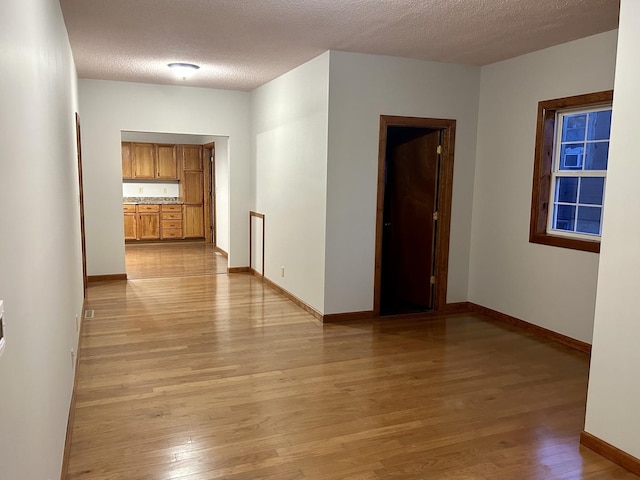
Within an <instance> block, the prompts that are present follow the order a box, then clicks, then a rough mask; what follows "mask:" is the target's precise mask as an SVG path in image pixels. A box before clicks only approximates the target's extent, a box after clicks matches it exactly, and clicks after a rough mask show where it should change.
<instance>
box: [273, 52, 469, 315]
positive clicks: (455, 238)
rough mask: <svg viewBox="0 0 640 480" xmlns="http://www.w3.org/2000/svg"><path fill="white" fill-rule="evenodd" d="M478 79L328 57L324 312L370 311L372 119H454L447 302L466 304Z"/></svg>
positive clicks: (449, 69)
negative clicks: (329, 65) (401, 116)
mask: <svg viewBox="0 0 640 480" xmlns="http://www.w3.org/2000/svg"><path fill="white" fill-rule="evenodd" d="M479 78H480V69H479V68H477V67H470V66H463V65H453V64H444V63H436V62H424V61H418V60H408V59H403V58H394V57H384V56H375V55H361V54H353V53H344V52H333V51H332V52H331V69H330V97H329V98H330V101H329V165H328V174H327V176H328V187H327V245H326V258H327V262H326V273H325V275H326V277H325V289H326V291H325V313H339V312H349V311H365V310H372V309H373V282H374V254H375V227H376V198H377V179H378V170H377V169H378V144H379V125H380V115H403V116H417V117H430V118H446V119H455V120H456V121H457V126H456V145H455V164H454V180H453V205H452V219H451V242H450V248H451V250H450V257H449V282H448V286H447V290H448V292H447V301H449V302H457V301H465V300H467V276H468V263H469V239H470V226H471V199H472V191H473V173H474V162H475V145H476V131H477V115H478V89H479ZM267 228H268V227H267Z"/></svg>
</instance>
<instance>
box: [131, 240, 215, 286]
mask: <svg viewBox="0 0 640 480" xmlns="http://www.w3.org/2000/svg"><path fill="white" fill-rule="evenodd" d="M125 261H126V267H127V278H129V279H136V278H165V277H184V276H199V275H215V274H218V273H227V258H226V257H225V256H224V255H221V254H220V253H219V252H216V251H215V249H214V247H213V245H212V244H210V243H209V244H207V243H204V242H183V243H177V242H176V243H142V244H127V245H125Z"/></svg>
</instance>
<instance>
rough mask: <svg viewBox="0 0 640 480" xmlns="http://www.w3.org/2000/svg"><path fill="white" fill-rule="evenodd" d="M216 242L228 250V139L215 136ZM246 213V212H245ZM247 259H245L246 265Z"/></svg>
mask: <svg viewBox="0 0 640 480" xmlns="http://www.w3.org/2000/svg"><path fill="white" fill-rule="evenodd" d="M214 141H215V143H216V162H215V163H216V165H215V168H216V184H215V191H216V244H217V246H218V247H219V248H221V249H222V250H224V251H225V252H227V253H228V252H229V198H230V194H229V139H228V138H222V137H216V138H215V140H214ZM247 215H248V214H247ZM248 264H249V261H248V260H247V265H248Z"/></svg>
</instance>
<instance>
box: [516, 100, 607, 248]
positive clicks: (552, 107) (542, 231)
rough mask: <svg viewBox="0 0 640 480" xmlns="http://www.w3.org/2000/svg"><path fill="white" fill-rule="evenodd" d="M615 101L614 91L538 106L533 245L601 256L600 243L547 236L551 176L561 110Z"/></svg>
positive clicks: (532, 219) (544, 103)
mask: <svg viewBox="0 0 640 480" xmlns="http://www.w3.org/2000/svg"><path fill="white" fill-rule="evenodd" d="M612 101H613V90H606V91H603V92H596V93H589V94H586V95H575V96H572V97H563V98H558V99H555V100H545V101H542V102H539V103H538V121H537V126H536V146H535V153H534V162H533V185H532V188H531V217H530V222H529V242H531V243H539V244H542V245H551V246H555V247H562V248H571V249H573V250H582V251H585V252H593V253H599V252H600V240H581V239H577V238H569V237H563V236H559V235H551V234H548V233H547V220H548V215H549V210H550V206H549V197H550V195H551V172H552V169H553V150H554V148H553V144H554V141H555V123H556V113H557V112H558V110H563V109H567V108H579V107H592V106H596V105H603V104H609V103H611V102H612Z"/></svg>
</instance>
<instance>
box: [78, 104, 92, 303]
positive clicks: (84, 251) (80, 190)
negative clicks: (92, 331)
mask: <svg viewBox="0 0 640 480" xmlns="http://www.w3.org/2000/svg"><path fill="white" fill-rule="evenodd" d="M76 153H77V155H78V197H79V203H80V243H81V245H82V287H83V296H85V297H86V296H87V286H88V281H89V277H88V275H87V238H86V234H85V225H84V185H83V180H82V135H81V132H80V115H79V114H78V112H76Z"/></svg>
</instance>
